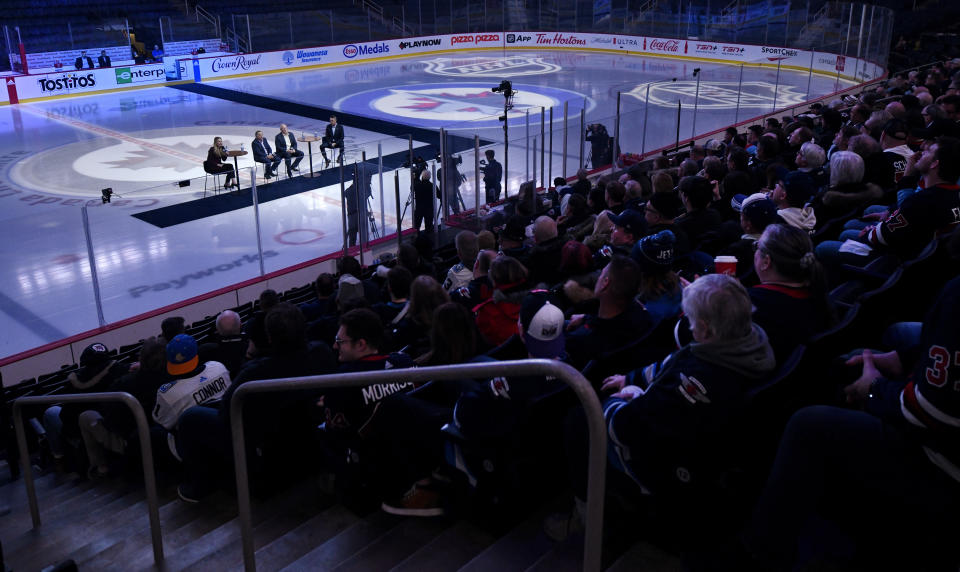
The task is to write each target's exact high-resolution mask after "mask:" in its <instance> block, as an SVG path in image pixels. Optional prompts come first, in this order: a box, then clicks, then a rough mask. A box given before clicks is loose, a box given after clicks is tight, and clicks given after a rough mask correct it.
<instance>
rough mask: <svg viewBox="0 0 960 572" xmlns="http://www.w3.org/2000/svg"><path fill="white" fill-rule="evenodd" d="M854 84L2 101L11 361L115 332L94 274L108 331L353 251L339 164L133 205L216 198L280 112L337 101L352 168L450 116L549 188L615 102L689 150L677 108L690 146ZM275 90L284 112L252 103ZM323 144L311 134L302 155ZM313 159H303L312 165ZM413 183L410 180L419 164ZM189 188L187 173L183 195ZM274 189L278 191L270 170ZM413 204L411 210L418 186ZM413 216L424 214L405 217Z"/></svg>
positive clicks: (311, 124) (382, 75)
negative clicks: (245, 201)
mask: <svg viewBox="0 0 960 572" xmlns="http://www.w3.org/2000/svg"><path fill="white" fill-rule="evenodd" d="M695 69H696V70H699V71H698V73H697V74H694V73H693V72H694V70H695ZM503 80H509V81H511V82H512V84H513V88H514V89H515V90H517V92H518V94H517V95H516V97H515V99H514V101H513V109H512V110H511V111H510V115H509V117H510V122H509V126H508V140H509V145H508V146H506V147H505V146H504V144H503V141H504V131H503V128H502V125H503V124H502V122H501V121H499V120H498V116H500V115H502V114H503V104H504V100H503V97H502V96H501V95H500V94H498V93H493V92H492V91H491V88H492V87H493V86H496V85H498V84H499V83H500V82H501V81H503ZM849 85H850V84H849V83H847V82H844V81H842V80H841V81H837V80H836V79H835V78H833V77H826V76H818V75H810V74H807V73H798V72H793V71H786V70H777V69H775V68H758V67H748V66H744V67H741V66H730V65H718V64H704V63H693V62H689V61H675V60H669V59H663V58H646V57H639V56H628V55H623V54H609V55H607V54H597V53H586V52H584V53H579V52H545V53H537V52H516V51H509V52H490V51H485V52H482V53H478V54H476V55H462V54H461V55H430V56H416V57H410V58H403V59H396V60H390V61H383V62H376V63H369V64H351V65H349V66H338V67H331V68H326V69H317V70H310V71H300V72H289V73H281V74H273V75H266V76H259V77H253V76H251V77H243V78H235V79H228V80H220V81H215V82H209V83H206V84H203V86H199V87H204V86H210V87H211V88H217V89H213V90H212V91H213V92H215V93H225V92H223V90H228V91H229V92H230V93H232V94H234V96H231V97H230V98H224V97H219V96H217V95H211V94H207V93H195V92H191V91H185V90H183V89H177V88H175V87H158V88H150V89H143V90H133V91H126V92H117V93H110V94H105V95H97V96H86V97H75V98H68V99H61V100H56V101H49V102H39V103H28V104H20V105H12V106H4V107H0V132H3V133H7V134H8V135H7V136H6V137H3V138H0V236H2V241H0V244H2V246H0V260H2V264H3V268H4V270H5V272H3V273H2V275H0V310H2V315H0V320H2V330H0V331H2V332H3V335H2V336H0V357H6V356H10V355H13V354H17V353H20V352H23V351H26V350H29V349H32V348H35V347H38V346H41V345H44V344H47V343H51V342H55V341H57V340H60V339H63V338H66V337H69V336H72V335H75V334H78V333H81V332H85V331H88V330H92V329H95V328H97V327H98V326H100V325H101V317H100V315H99V314H98V308H97V304H96V302H95V300H96V298H97V295H96V294H95V286H94V285H95V284H96V285H97V286H98V288H99V297H100V299H101V300H102V305H101V307H102V323H104V324H109V323H113V322H116V321H119V320H123V319H126V318H130V317H132V316H136V315H139V314H142V313H145V312H148V311H151V310H154V309H157V308H161V307H164V306H167V305H169V304H174V303H176V302H178V301H181V300H185V299H188V298H191V297H193V296H198V295H202V294H205V293H207V292H211V291H214V290H217V289H219V288H223V287H227V286H230V285H232V284H236V283H239V282H242V281H244V280H248V279H251V278H255V277H257V276H260V275H261V271H263V272H266V273H269V272H274V271H277V270H281V269H283V268H286V267H289V266H292V265H295V264H298V263H302V262H305V261H308V260H312V259H314V258H317V257H319V256H322V255H325V254H328V253H330V252H334V251H336V250H339V249H340V248H341V247H342V236H343V235H342V226H341V206H340V205H341V202H340V187H339V184H330V178H331V175H329V174H328V175H327V176H325V177H319V178H315V179H311V181H316V183H315V185H314V184H310V185H307V186H305V189H306V190H305V191H304V192H301V193H299V194H295V195H291V196H287V197H285V198H280V199H276V200H273V201H270V202H267V203H263V204H260V205H259V208H258V209H256V210H255V209H254V208H253V205H252V202H253V201H252V195H251V194H250V193H249V190H247V192H246V194H245V195H242V196H246V197H249V198H250V203H251V204H250V206H249V207H247V208H240V209H236V210H233V211H230V212H227V213H223V214H219V215H217V216H211V217H202V218H198V219H196V220H192V221H189V222H185V223H182V224H177V225H174V226H167V227H165V228H161V227H158V226H155V225H152V224H149V223H147V222H144V221H143V220H140V219H138V218H135V217H134V216H132V215H134V214H138V213H144V212H146V211H152V210H154V209H157V208H160V207H164V206H169V205H174V204H182V203H189V202H190V201H194V200H196V199H198V198H200V197H202V196H203V195H204V190H203V189H204V184H205V182H206V183H207V184H208V185H209V186H211V187H212V185H213V181H212V179H211V180H209V181H205V177H204V172H203V168H202V162H203V160H204V158H205V157H206V152H207V149H208V147H209V146H210V144H211V143H212V141H213V138H214V137H215V136H222V137H223V138H224V141H225V144H226V146H227V147H228V148H230V149H240V148H241V145H243V146H244V147H245V149H246V150H247V151H249V150H250V144H251V141H252V140H253V138H254V132H255V131H256V130H258V129H262V130H263V131H264V134H265V136H266V137H267V138H268V140H269V141H271V144H272V141H273V137H274V136H275V135H276V133H277V132H278V130H279V125H280V124H281V123H285V124H287V125H288V126H289V128H290V130H291V131H292V132H293V134H294V135H296V136H301V135H303V134H313V133H321V134H322V132H323V129H324V126H325V125H326V122H327V121H326V116H327V115H328V114H329V113H330V112H332V113H336V114H339V115H340V116H341V117H342V119H341V123H342V124H343V125H344V127H345V132H346V148H347V152H346V157H345V158H346V164H347V165H348V166H349V165H351V164H352V163H353V162H354V161H358V160H360V157H361V154H362V153H366V157H367V161H368V162H370V163H372V164H376V163H377V161H378V153H379V154H382V155H383V156H384V157H387V156H396V155H397V154H399V153H402V152H404V151H405V150H406V149H407V148H408V144H409V141H408V134H407V132H406V131H404V130H405V129H407V127H405V126H408V127H409V137H410V138H412V140H413V145H414V148H415V153H416V154H419V153H421V152H423V153H425V152H426V151H427V148H426V147H425V145H427V144H429V143H432V144H436V139H437V137H436V136H434V141H427V139H429V137H427V136H425V134H428V133H429V131H428V130H431V131H432V130H437V131H438V130H439V128H440V127H444V128H446V129H447V130H448V131H449V132H450V133H451V134H453V135H457V136H460V137H463V138H466V140H469V141H472V140H473V138H474V136H475V135H476V136H478V137H479V138H480V140H481V141H483V142H484V143H486V144H488V146H489V148H492V149H494V150H495V151H496V153H497V156H498V158H500V160H501V162H503V158H502V157H503V155H504V153H505V149H506V152H507V153H509V174H508V182H509V184H508V185H507V187H508V189H509V190H510V191H512V192H515V190H516V186H517V185H518V184H519V182H521V181H522V180H525V179H528V178H533V177H534V176H536V177H537V178H538V179H539V178H540V176H539V172H540V171H541V170H542V171H543V172H544V175H545V178H546V179H547V180H550V179H552V177H556V176H559V175H561V174H566V175H572V174H573V173H574V172H575V171H576V169H577V166H578V164H579V163H580V155H579V147H580V143H579V135H580V134H581V133H582V132H583V124H582V123H581V109H582V110H584V111H583V114H584V123H586V124H590V123H602V124H604V125H606V126H607V128H608V129H609V130H610V132H611V134H612V132H613V127H614V117H615V114H616V108H617V95H618V93H619V94H620V109H621V123H620V134H621V143H620V146H621V150H622V151H623V152H634V153H640V152H641V151H650V150H653V149H657V148H660V147H664V146H667V145H670V144H671V143H673V142H674V141H675V139H676V137H677V124H678V117H679V126H680V128H679V132H680V134H679V135H680V138H681V139H686V138H688V137H690V136H691V135H692V134H693V133H705V132H708V131H712V130H715V129H720V128H723V127H725V126H728V125H731V124H733V123H735V122H737V121H744V120H746V119H749V118H751V117H755V116H758V115H760V114H763V113H768V112H770V111H771V110H772V109H773V108H774V106H776V107H777V108H781V107H785V106H788V105H793V104H797V103H801V102H802V101H805V100H807V99H810V98H814V97H818V96H821V95H825V94H828V93H831V92H833V91H836V90H837V89H843V88H846V87H848V86H849ZM247 96H249V97H247ZM697 96H699V97H697ZM808 96H809V97H808ZM263 98H270V100H272V101H273V104H272V105H270V106H269V108H265V107H263V106H258V105H255V104H251V103H243V101H246V100H247V99H249V100H250V101H252V102H256V101H261V100H262V99H263ZM647 102H649V105H648V104H647ZM695 102H696V104H695ZM287 103H289V104H290V108H291V109H302V108H303V106H310V107H311V108H312V109H314V110H315V111H316V113H311V114H310V115H311V116H310V117H305V116H302V115H295V114H293V113H292V112H291V113H287V112H286V111H285V108H286V104H287ZM551 108H552V109H553V123H552V125H553V129H552V133H553V136H552V141H551V137H550V133H551V129H550V127H549V124H545V125H543V126H542V130H543V132H544V133H545V134H546V145H547V147H546V150H547V151H551V150H552V155H551V154H550V153H544V155H543V156H544V163H546V165H541V164H540V155H541V153H543V145H544V140H543V139H541V138H540V133H541V122H540V117H541V114H542V115H543V117H544V118H545V119H546V123H549V117H550V114H549V110H550V109H551ZM678 108H679V113H678ZM564 109H566V114H567V116H566V125H567V129H566V134H567V160H566V163H565V164H564V163H563V156H562V149H563V140H564V128H563V127H564ZM388 127H389V128H388ZM462 140H463V139H462ZM534 145H536V146H537V149H538V150H537V153H536V155H534V153H533V147H534ZM306 147H307V146H306V145H305V144H301V150H303V151H304V152H306V151H307V148H306ZM484 148H486V147H484ZM584 153H585V156H584V158H583V160H584V163H589V159H590V158H589V145H586V146H585V151H584ZM313 154H314V157H313V159H314V160H313V166H314V169H315V170H318V171H320V170H321V168H322V166H323V162H322V159H321V157H320V154H319V150H318V149H317V147H316V146H314V148H313ZM461 155H462V156H463V157H464V162H463V167H462V169H461V171H462V172H463V173H464V174H465V175H466V176H467V182H466V183H465V184H464V186H463V188H462V189H461V190H462V192H463V195H464V200H465V202H466V204H467V206H468V207H471V206H473V205H474V196H475V195H474V192H473V187H474V171H473V167H472V165H473V154H472V153H469V152H467V153H462V154H461ZM425 158H429V157H425ZM238 161H239V167H240V171H241V175H242V176H241V186H242V187H243V188H244V189H249V187H250V184H251V181H250V168H251V167H252V166H253V160H252V157H251V155H249V154H248V155H247V156H245V157H241V158H239V160H238ZM282 169H283V168H282V167H281V170H282ZM534 169H536V170H537V172H536V173H535V174H531V171H532V170H534ZM308 170H309V168H308V161H307V159H304V161H303V163H302V164H301V172H304V173H305V172H307V171H308ZM401 175H402V176H401V180H402V181H403V180H405V178H404V177H405V176H406V173H405V172H401ZM393 177H394V171H393V170H390V171H387V172H384V173H383V185H384V188H383V190H384V193H383V197H382V200H381V193H380V177H379V176H377V175H375V176H374V177H373V189H372V190H373V193H372V199H371V207H372V210H373V212H374V213H375V218H376V222H377V225H378V232H380V233H381V234H387V233H390V232H392V230H393V229H395V228H396V215H395V212H396V211H395V200H394V184H393ZM406 180H409V179H406ZM181 181H190V184H189V185H188V186H181V184H179V183H180V182H181ZM258 184H259V185H262V184H264V181H263V179H262V178H261V179H259V180H258ZM314 187H315V188H314ZM103 188H111V189H113V191H114V193H115V196H114V198H113V201H112V202H111V203H110V204H102V202H101V200H100V195H101V189H103ZM400 200H401V202H404V201H406V189H403V190H402V194H401V199H400ZM191 204H193V203H191ZM83 207H86V209H84V208H83ZM186 208H189V205H188V206H187V207H186ZM410 216H411V215H410V212H409V210H408V211H407V214H406V218H405V221H404V226H405V227H407V226H409V224H410ZM258 222H259V228H260V240H259V241H258V239H257V232H256V228H257V223H258ZM85 228H87V229H89V237H90V241H89V244H90V247H89V248H88V240H87V234H86V231H85ZM261 251H262V252H263V254H264V256H263V259H262V263H263V264H262V269H261V259H260V258H259V257H258V256H257V255H258V252H261ZM91 255H92V258H93V259H94V260H95V268H94V269H92V268H91V265H90V263H89V260H90V258H91ZM94 275H95V276H96V281H94Z"/></svg>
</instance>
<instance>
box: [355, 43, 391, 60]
mask: <svg viewBox="0 0 960 572" xmlns="http://www.w3.org/2000/svg"><path fill="white" fill-rule="evenodd" d="M388 53H390V46H388V45H387V44H385V43H383V42H380V43H379V44H373V45H372V46H368V45H367V44H360V45H359V46H357V45H354V44H349V45H346V46H344V47H343V55H344V57H347V58H355V57H357V56H372V55H376V54H388Z"/></svg>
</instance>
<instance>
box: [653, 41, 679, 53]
mask: <svg viewBox="0 0 960 572" xmlns="http://www.w3.org/2000/svg"><path fill="white" fill-rule="evenodd" d="M650 49H651V50H656V51H658V52H672V53H674V54H678V53H680V40H656V39H654V40H650Z"/></svg>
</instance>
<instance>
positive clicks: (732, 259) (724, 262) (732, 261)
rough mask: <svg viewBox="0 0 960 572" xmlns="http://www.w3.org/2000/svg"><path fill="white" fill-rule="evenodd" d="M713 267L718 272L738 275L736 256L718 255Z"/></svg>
mask: <svg viewBox="0 0 960 572" xmlns="http://www.w3.org/2000/svg"><path fill="white" fill-rule="evenodd" d="M713 267H714V270H715V272H716V273H717V274H729V275H731V276H736V275H737V257H736V256H718V257H716V258H714V259H713Z"/></svg>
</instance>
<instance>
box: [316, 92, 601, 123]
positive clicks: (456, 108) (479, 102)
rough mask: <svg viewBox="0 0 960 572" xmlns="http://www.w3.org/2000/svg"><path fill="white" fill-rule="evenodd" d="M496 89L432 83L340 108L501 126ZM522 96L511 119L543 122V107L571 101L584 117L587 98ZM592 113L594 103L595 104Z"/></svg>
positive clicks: (348, 101) (366, 96) (355, 99)
mask: <svg viewBox="0 0 960 572" xmlns="http://www.w3.org/2000/svg"><path fill="white" fill-rule="evenodd" d="M492 85H494V84H486V83H483V84H477V83H471V84H427V85H422V84H421V85H415V86H396V87H392V88H382V89H375V90H371V91H367V92H363V93H358V94H354V95H350V96H347V97H345V98H343V99H340V100H339V101H337V102H336V103H334V108H335V109H339V110H343V111H346V112H351V113H361V114H370V113H371V112H373V114H374V115H376V116H378V117H382V118H384V119H388V120H397V118H403V119H406V120H407V121H403V119H401V120H400V121H401V122H403V123H411V121H410V120H412V123H414V124H416V125H424V126H431V127H434V126H436V127H439V126H449V125H451V124H455V123H459V122H466V121H469V122H471V127H487V126H490V125H500V122H499V120H498V119H497V117H499V116H500V115H503V96H502V95H500V94H498V93H493V92H492V91H490V88H491V86H492ZM513 87H514V89H515V90H517V95H516V96H515V97H514V107H513V109H512V110H511V111H510V118H511V120H515V119H517V118H523V117H524V116H525V115H526V113H527V111H529V112H530V115H531V120H538V119H539V115H540V108H541V107H542V108H545V109H550V108H551V107H555V106H560V105H562V104H563V102H564V101H569V102H570V103H569V104H568V105H569V113H570V114H572V115H575V114H579V113H580V107H581V106H582V105H583V101H584V99H585V98H584V96H583V94H580V93H576V92H573V91H567V90H562V89H556V88H551V87H545V86H534V85H525V84H514V86H513ZM589 105H590V107H591V108H592V106H593V104H592V102H591V103H590V104H589Z"/></svg>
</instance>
